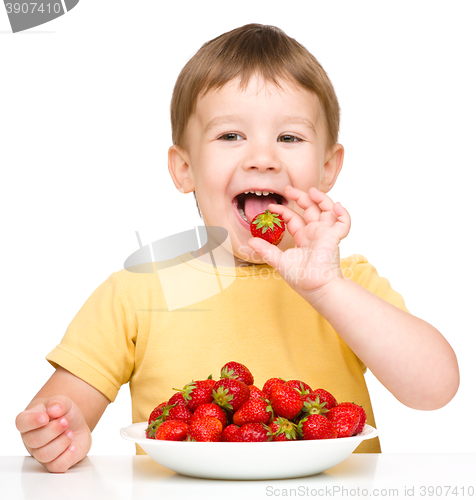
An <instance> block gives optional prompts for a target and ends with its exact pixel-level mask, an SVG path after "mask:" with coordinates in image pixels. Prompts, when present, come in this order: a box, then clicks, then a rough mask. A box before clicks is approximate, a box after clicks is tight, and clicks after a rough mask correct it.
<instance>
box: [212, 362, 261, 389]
mask: <svg viewBox="0 0 476 500" xmlns="http://www.w3.org/2000/svg"><path fill="white" fill-rule="evenodd" d="M220 378H235V379H237V380H241V381H242V382H244V383H245V384H246V385H252V384H253V382H254V378H253V375H252V373H251V372H250V370H249V369H248V368H247V367H246V366H245V365H243V364H241V363H237V362H236V361H229V362H228V363H226V364H225V365H224V366H223V367H222V369H221V370H220Z"/></svg>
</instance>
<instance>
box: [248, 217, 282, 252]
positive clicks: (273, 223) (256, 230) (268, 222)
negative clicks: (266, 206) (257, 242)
mask: <svg viewBox="0 0 476 500" xmlns="http://www.w3.org/2000/svg"><path fill="white" fill-rule="evenodd" d="M285 229H286V226H285V224H284V221H283V218H282V217H281V216H280V215H278V214H273V213H271V212H270V211H269V210H265V212H264V213H262V214H258V215H257V216H256V217H255V218H254V219H253V220H252V221H251V224H250V230H251V234H252V236H255V237H257V238H261V239H263V240H266V241H267V242H269V243H271V244H272V245H278V244H279V243H280V242H281V240H282V239H283V235H284V231H285Z"/></svg>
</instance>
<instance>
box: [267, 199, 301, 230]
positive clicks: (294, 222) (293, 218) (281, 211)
mask: <svg viewBox="0 0 476 500" xmlns="http://www.w3.org/2000/svg"><path fill="white" fill-rule="evenodd" d="M268 208H269V210H270V211H271V212H272V213H275V214H278V215H280V216H281V217H282V218H283V221H284V223H285V224H286V229H287V230H288V232H289V234H290V235H291V236H292V237H294V235H295V234H296V232H297V231H299V229H301V228H303V227H305V226H306V222H305V221H304V219H303V218H302V217H301V216H300V215H299V214H298V213H296V212H295V211H294V210H292V209H291V208H289V207H286V206H284V205H275V204H274V203H270V204H269V207H268Z"/></svg>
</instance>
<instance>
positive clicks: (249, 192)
mask: <svg viewBox="0 0 476 500" xmlns="http://www.w3.org/2000/svg"><path fill="white" fill-rule="evenodd" d="M244 193H245V194H256V195H258V196H261V195H263V196H268V194H274V193H273V192H272V191H245V192H244Z"/></svg>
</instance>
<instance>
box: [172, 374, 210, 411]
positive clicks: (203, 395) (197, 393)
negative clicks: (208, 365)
mask: <svg viewBox="0 0 476 500" xmlns="http://www.w3.org/2000/svg"><path fill="white" fill-rule="evenodd" d="M213 387H214V386H212V385H211V384H210V382H208V381H207V380H197V381H196V382H195V381H192V382H190V383H189V384H187V385H186V386H185V387H184V388H183V389H182V391H181V392H182V394H183V399H184V400H185V402H186V404H187V406H188V407H189V408H190V409H191V410H192V411H195V410H196V409H197V408H198V406H199V405H202V404H205V403H211V402H212V401H213V396H212V391H213ZM174 391H180V389H174Z"/></svg>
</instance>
